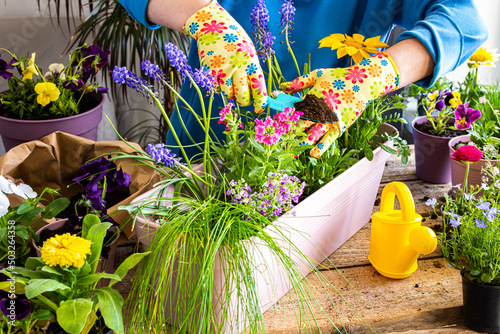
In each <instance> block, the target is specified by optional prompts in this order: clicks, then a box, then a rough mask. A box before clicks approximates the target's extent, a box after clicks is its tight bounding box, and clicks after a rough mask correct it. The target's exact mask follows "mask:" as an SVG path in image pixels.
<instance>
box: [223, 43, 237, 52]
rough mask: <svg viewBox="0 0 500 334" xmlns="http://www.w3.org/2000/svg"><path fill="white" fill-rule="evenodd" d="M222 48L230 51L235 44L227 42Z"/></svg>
mask: <svg viewBox="0 0 500 334" xmlns="http://www.w3.org/2000/svg"><path fill="white" fill-rule="evenodd" d="M224 50H226V51H227V52H232V51H234V50H236V45H235V44H234V43H227V44H226V45H224Z"/></svg>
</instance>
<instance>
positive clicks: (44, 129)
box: [0, 94, 104, 151]
mask: <svg viewBox="0 0 500 334" xmlns="http://www.w3.org/2000/svg"><path fill="white" fill-rule="evenodd" d="M94 96H95V98H96V99H97V101H98V105H97V106H96V107H95V108H93V109H91V110H88V111H86V112H83V113H81V114H78V115H74V116H69V117H63V118H55V119H46V120H22V119H14V118H8V117H3V116H0V134H1V135H2V142H3V146H4V147H5V151H9V150H10V149H11V148H13V147H14V146H17V145H19V144H22V143H25V142H28V141H32V140H38V139H40V138H42V137H44V136H46V135H48V134H49V133H52V132H55V131H62V132H66V133H69V134H72V135H76V136H80V137H83V138H87V139H90V140H94V141H95V140H97V128H98V126H99V123H100V122H101V118H102V107H103V104H104V94H95V95H94Z"/></svg>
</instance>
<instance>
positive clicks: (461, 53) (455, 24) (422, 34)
mask: <svg viewBox="0 0 500 334" xmlns="http://www.w3.org/2000/svg"><path fill="white" fill-rule="evenodd" d="M395 23H396V24H397V25H400V26H402V27H403V28H405V29H408V30H407V31H405V32H403V33H401V34H400V35H399V37H398V41H401V40H404V39H408V38H418V39H419V40H420V41H421V42H422V43H423V44H424V45H425V46H426V47H427V49H428V50H429V52H430V53H431V55H432V57H433V58H434V61H435V63H436V66H435V68H434V73H433V75H432V76H429V77H427V78H424V79H422V80H420V81H418V82H416V84H417V85H420V86H423V87H430V86H432V85H433V84H434V82H435V81H436V80H437V79H438V78H439V77H441V76H443V75H445V74H446V73H448V72H450V71H453V70H454V69H455V68H457V67H458V66H459V65H461V64H462V63H464V62H465V61H466V60H467V59H468V58H469V57H470V56H471V55H472V54H473V53H474V52H475V51H476V50H477V49H478V48H479V47H480V46H481V44H483V43H484V42H485V41H486V39H487V38H488V29H487V27H486V25H485V23H484V22H483V20H482V18H481V16H480V14H479V12H478V10H477V8H476V6H475V5H474V2H473V0H441V1H439V0H435V1H431V0H424V1H413V0H404V1H403V7H402V8H401V10H400V12H399V14H398V15H397V16H396V20H395Z"/></svg>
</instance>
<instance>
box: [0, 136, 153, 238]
mask: <svg viewBox="0 0 500 334" xmlns="http://www.w3.org/2000/svg"><path fill="white" fill-rule="evenodd" d="M131 144H132V145H133V146H135V147H137V148H139V146H138V144H136V143H131ZM113 152H125V153H129V154H136V153H135V151H134V150H133V149H132V148H131V147H129V146H128V145H127V144H125V143H124V142H122V141H97V142H94V141H92V140H89V139H85V138H82V137H78V136H74V135H70V134H67V133H64V132H60V131H57V132H54V133H51V134H49V135H47V136H45V137H43V138H42V139H40V140H34V141H30V142H27V143H24V144H21V145H19V146H16V147H14V148H12V149H11V150H10V151H8V152H7V153H6V154H4V155H3V156H2V157H0V174H1V175H4V176H6V177H8V178H10V179H12V180H13V181H14V183H16V184H18V183H19V182H22V183H25V184H28V185H29V186H31V187H32V188H33V190H35V191H36V192H37V193H38V194H40V193H41V192H42V191H43V189H44V188H45V187H49V188H53V189H60V191H61V194H62V195H63V196H65V197H68V198H70V197H71V196H72V195H74V194H76V193H78V192H81V191H82V187H81V186H79V185H78V184H74V182H73V181H72V179H73V178H75V177H77V176H81V175H83V174H84V172H83V170H82V169H81V165H82V164H84V163H85V162H87V161H88V160H90V159H92V158H95V157H97V156H99V155H102V154H112V153H113ZM115 163H116V165H117V166H119V167H120V166H121V167H122V168H123V171H124V172H126V173H128V174H130V177H131V181H130V185H129V190H130V197H128V198H127V199H125V200H124V201H122V202H120V203H118V204H116V205H115V206H112V207H110V208H108V213H113V212H114V211H116V210H117V209H118V206H120V205H128V204H130V202H131V201H132V200H133V199H134V198H135V197H137V196H139V195H140V194H142V193H144V192H146V191H148V190H150V189H151V188H152V187H153V185H154V184H155V183H156V182H158V181H159V174H158V173H157V172H156V171H154V170H153V169H152V168H150V167H148V166H145V165H143V164H140V163H138V162H136V161H135V160H133V159H123V160H122V159H120V160H116V161H115ZM72 184H73V185H72ZM68 186H69V187H68ZM111 217H112V218H113V219H114V220H115V221H117V222H118V223H119V224H120V225H122V228H123V230H122V231H123V232H124V233H122V234H121V235H122V238H123V236H124V235H125V236H126V238H127V239H130V238H131V237H132V236H133V235H134V234H135V232H134V231H133V230H132V223H133V221H132V219H131V218H130V216H129V214H128V212H126V211H118V212H117V213H115V214H113V215H111ZM122 241H124V240H123V239H122Z"/></svg>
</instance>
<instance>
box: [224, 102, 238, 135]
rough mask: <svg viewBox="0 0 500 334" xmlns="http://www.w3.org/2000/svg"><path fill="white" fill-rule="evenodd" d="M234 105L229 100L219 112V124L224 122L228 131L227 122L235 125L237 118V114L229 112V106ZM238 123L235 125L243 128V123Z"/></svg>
mask: <svg viewBox="0 0 500 334" xmlns="http://www.w3.org/2000/svg"><path fill="white" fill-rule="evenodd" d="M233 106H234V104H232V103H231V102H229V103H228V104H227V105H226V106H225V107H224V108H222V109H221V111H220V112H219V121H218V123H219V124H224V125H226V131H229V130H230V128H229V125H230V124H229V123H231V124H233V125H235V124H236V123H237V120H238V115H236V114H233V113H232V112H231V108H232V107H233ZM238 123H239V124H237V125H236V127H239V128H240V129H243V124H242V123H240V122H238Z"/></svg>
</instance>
